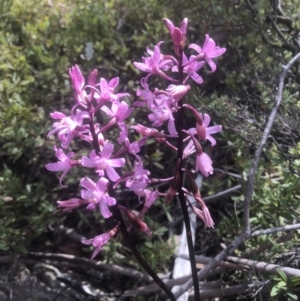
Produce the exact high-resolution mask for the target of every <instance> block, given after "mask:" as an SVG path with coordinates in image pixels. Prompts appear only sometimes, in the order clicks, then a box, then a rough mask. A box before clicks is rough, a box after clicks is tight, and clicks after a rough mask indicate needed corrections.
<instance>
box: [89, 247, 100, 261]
mask: <svg viewBox="0 0 300 301" xmlns="http://www.w3.org/2000/svg"><path fill="white" fill-rule="evenodd" d="M102 248H103V246H100V247H98V248H96V249H95V251H94V252H93V254H92V257H91V260H93V259H94V258H95V257H96V256H97V255H98V253H99V252H100V251H101V250H102Z"/></svg>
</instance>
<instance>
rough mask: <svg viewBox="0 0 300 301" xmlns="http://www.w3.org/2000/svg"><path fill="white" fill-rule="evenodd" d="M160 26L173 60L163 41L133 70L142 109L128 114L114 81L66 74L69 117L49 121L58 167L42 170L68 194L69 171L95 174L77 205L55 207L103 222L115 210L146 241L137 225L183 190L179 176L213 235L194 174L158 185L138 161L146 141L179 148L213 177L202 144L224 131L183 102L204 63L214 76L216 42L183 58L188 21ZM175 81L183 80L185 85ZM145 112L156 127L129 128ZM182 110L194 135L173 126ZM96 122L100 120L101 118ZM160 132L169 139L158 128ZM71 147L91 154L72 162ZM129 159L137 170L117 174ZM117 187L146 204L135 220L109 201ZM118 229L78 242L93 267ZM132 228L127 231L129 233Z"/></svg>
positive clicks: (53, 115) (144, 229)
mask: <svg viewBox="0 0 300 301" xmlns="http://www.w3.org/2000/svg"><path fill="white" fill-rule="evenodd" d="M163 22H164V24H165V26H166V27H167V29H168V31H169V33H170V35H171V38H172V42H173V45H174V51H175V56H173V55H169V54H163V53H162V52H161V49H160V48H161V46H162V44H163V42H162V41H161V42H159V43H157V44H156V45H155V46H154V49H153V50H152V49H150V48H147V56H146V57H143V58H142V62H134V63H133V65H134V66H135V67H136V68H137V69H139V70H141V71H143V72H145V73H146V76H145V77H143V78H142V79H141V81H140V83H141V88H140V89H138V90H137V93H136V94H137V96H138V97H139V101H136V102H135V103H134V104H133V106H134V107H133V108H132V107H130V106H129V105H128V103H127V102H126V99H127V98H128V97H129V96H130V95H129V94H127V93H116V92H115V90H116V88H117V86H118V84H119V78H118V77H115V78H113V79H111V80H109V81H107V80H106V79H104V78H100V80H97V77H98V72H97V70H93V71H92V72H91V73H90V74H89V76H88V79H87V82H86V81H85V79H84V77H83V75H82V73H81V71H80V68H79V67H78V66H77V65H75V66H73V67H72V68H70V69H69V74H70V78H71V81H72V86H73V92H74V99H75V102H74V105H73V107H72V108H71V111H70V114H69V115H65V114H64V113H62V112H53V113H51V114H50V115H51V118H52V119H54V120H55V122H54V124H53V129H52V130H51V131H50V132H49V134H48V136H50V135H54V134H57V137H58V140H59V141H60V147H58V146H54V152H55V156H56V157H57V159H58V160H57V162H55V163H48V164H46V169H48V170H49V171H53V172H58V171H60V172H62V175H61V176H60V180H59V182H60V185H61V186H63V187H66V186H64V185H63V180H64V178H65V177H66V175H67V173H68V172H69V171H70V170H71V169H73V168H76V167H84V168H90V169H93V171H94V173H95V176H94V177H93V179H91V178H89V177H87V176H86V177H84V178H82V179H81V180H80V187H81V193H80V197H78V198H71V199H69V200H62V201H58V202H57V203H58V207H59V208H63V210H64V211H69V210H72V209H75V208H78V207H81V206H86V208H87V209H89V210H100V212H101V214H102V216H103V217H104V218H105V219H106V218H109V217H111V216H112V215H113V214H114V213H113V212H114V211H113V210H111V209H110V207H111V208H112V207H114V208H117V210H122V211H123V212H124V213H125V214H126V215H127V217H128V219H129V221H130V222H131V224H132V226H133V227H135V228H137V229H138V230H140V231H142V232H144V233H146V234H148V235H151V232H150V230H149V228H148V226H147V225H146V224H145V223H144V222H143V221H142V218H143V216H144V214H145V213H146V212H147V210H148V209H149V208H150V207H151V206H152V204H153V203H154V202H155V200H156V199H157V198H158V197H159V196H165V197H166V199H167V200H168V201H170V200H172V199H173V197H174V195H176V193H177V191H178V187H177V186H178V183H180V181H179V180H178V174H179V173H181V172H186V173H187V175H188V178H189V179H190V183H191V185H190V187H191V191H189V190H188V189H185V188H184V187H181V189H182V191H183V192H184V194H185V196H187V195H191V196H193V197H194V198H195V200H196V202H197V204H198V206H199V208H198V207H195V206H192V205H191V204H188V205H189V206H191V207H192V210H193V211H194V212H195V214H196V215H197V216H199V217H200V218H201V219H202V220H203V222H204V224H205V226H206V227H213V226H214V222H213V220H212V218H211V216H210V213H209V210H208V208H207V207H206V205H205V203H204V201H203V200H202V198H201V195H200V192H199V190H198V187H197V186H196V185H195V182H194V180H193V177H192V176H191V173H190V172H189V171H187V170H184V169H183V168H182V167H181V165H180V170H179V171H178V170H177V171H176V174H175V176H172V177H170V178H168V179H161V180H160V179H154V178H153V179H151V178H150V172H149V171H148V170H147V169H145V168H144V166H143V159H142V157H141V156H140V155H139V153H140V149H141V147H142V146H143V145H144V144H145V142H146V140H147V139H150V138H152V139H155V140H156V141H157V142H159V143H163V144H165V145H167V146H168V147H170V150H171V151H173V152H179V148H181V149H182V151H181V154H180V156H181V158H180V159H181V161H183V160H184V159H185V158H187V157H188V156H191V155H193V154H194V153H196V156H195V168H194V170H191V172H198V171H200V172H201V173H202V174H203V175H204V176H205V177H207V176H208V175H209V174H212V173H213V167H212V161H211V159H210V158H209V156H208V155H207V154H206V153H204V152H203V149H202V146H201V143H200V142H201V141H206V140H208V141H209V142H210V143H211V145H212V146H214V145H215V144H216V140H215V139H214V138H213V137H212V134H215V133H218V132H220V131H221V129H222V127H221V126H220V125H217V126H209V123H210V117H209V115H207V114H201V113H199V112H198V111H197V109H195V108H194V107H193V106H192V105H190V104H185V103H183V101H182V99H183V97H184V96H185V94H186V93H187V92H188V91H189V90H190V85H188V84H187V83H188V81H190V80H193V81H195V82H196V83H197V84H201V83H202V82H203V79H202V77H201V76H200V75H199V74H198V71H199V70H200V69H201V68H202V67H203V66H204V64H205V62H206V63H207V64H208V65H209V67H210V69H211V71H212V72H214V71H215V70H216V64H215V62H214V60H213V59H214V58H216V57H218V56H220V55H222V54H223V53H224V52H225V51H226V49H225V48H220V47H218V46H216V44H215V42H214V40H213V39H212V38H210V37H209V35H206V39H205V42H204V45H203V46H202V47H200V46H199V45H196V44H190V45H189V46H188V49H190V50H191V52H192V54H191V55H190V56H189V57H188V55H187V54H186V53H185V52H184V51H183V50H184V48H185V43H186V33H187V27H188V19H187V18H186V19H184V20H183V21H182V23H181V26H180V27H179V28H178V27H175V26H174V25H173V23H172V22H171V21H170V20H168V19H163ZM176 74H178V75H179V77H178V75H177V77H176ZM180 74H182V75H183V74H185V78H183V76H180ZM151 76H159V77H161V78H162V79H165V80H167V81H169V82H170V85H169V86H168V87H167V88H166V89H165V90H160V89H157V88H155V89H152V90H151V89H150V88H149V83H148V82H149V78H150V77H151ZM142 106H147V107H148V108H149V110H150V111H151V113H150V114H149V115H148V118H149V120H150V121H151V122H152V126H153V127H152V128H149V127H147V126H145V125H142V124H135V125H132V126H128V125H127V124H128V123H126V119H127V118H128V117H129V116H130V115H131V113H132V112H133V111H134V110H136V109H138V108H139V107H142ZM184 109H185V110H189V111H190V112H191V113H192V114H193V116H194V117H195V126H194V127H193V128H190V129H183V128H181V127H180V126H178V121H177V120H176V118H178V113H179V112H180V111H183V110H184ZM99 116H101V118H98V117H99ZM99 120H101V123H99ZM105 120H106V122H105ZM165 124H166V127H167V133H166V132H165V131H164V130H163V128H162V127H163V126H164V125H165ZM113 128H114V129H115V128H117V129H118V132H119V137H118V139H117V141H115V142H112V141H109V140H108V139H107V138H106V137H107V136H108V133H109V131H110V130H111V129H113ZM130 130H135V131H136V132H137V133H139V134H140V137H141V138H140V139H139V140H137V141H131V140H130V139H129V131H130ZM74 139H82V140H84V141H86V142H88V143H90V144H91V146H92V148H93V150H92V151H91V152H90V153H88V154H86V155H85V156H81V157H78V156H76V154H75V153H74V152H72V151H70V152H68V149H69V147H70V144H71V142H72V141H73V140H74ZM174 141H175V142H177V143H174ZM172 142H173V143H172ZM180 145H181V147H180ZM126 154H129V155H130V156H129V157H130V158H132V161H133V163H134V164H133V166H134V168H133V170H132V171H129V172H128V171H127V172H123V173H122V168H123V169H124V165H125V162H126V160H128V159H127V158H128V156H127V155H126ZM125 158H126V159H125ZM159 181H169V182H170V188H169V190H168V191H167V192H164V191H159V190H158V188H155V184H156V183H157V182H159ZM122 184H124V185H125V186H126V187H127V189H129V190H130V191H132V192H134V193H135V194H136V195H137V197H138V199H139V200H144V203H143V204H144V205H143V209H142V210H141V212H140V213H139V215H138V216H136V215H135V214H133V213H132V212H131V211H130V210H129V209H127V208H125V207H123V206H121V205H120V204H118V203H117V200H116V199H115V198H114V195H113V192H114V189H115V188H116V187H117V186H119V185H122ZM186 200H187V199H186ZM119 225H120V223H117V224H116V225H115V227H114V228H112V229H111V230H110V231H108V232H106V233H103V234H100V235H97V236H96V237H94V238H91V239H87V240H84V241H82V243H84V244H91V245H92V246H93V247H94V248H95V250H94V253H93V255H92V259H94V258H95V257H96V255H97V254H98V253H99V251H100V250H101V249H102V248H103V246H104V245H105V244H106V243H107V242H108V241H109V240H110V239H111V238H112V237H113V236H114V235H115V234H116V233H117V231H118V228H119ZM131 228H132V227H130V228H129V229H127V230H128V231H129V230H130V229H131Z"/></svg>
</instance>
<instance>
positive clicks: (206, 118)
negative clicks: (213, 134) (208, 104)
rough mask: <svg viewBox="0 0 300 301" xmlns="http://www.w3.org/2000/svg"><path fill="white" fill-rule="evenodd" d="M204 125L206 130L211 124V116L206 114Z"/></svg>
mask: <svg viewBox="0 0 300 301" xmlns="http://www.w3.org/2000/svg"><path fill="white" fill-rule="evenodd" d="M203 123H204V125H205V126H206V128H207V127H208V125H209V123H210V116H209V115H208V114H206V113H204V118H203Z"/></svg>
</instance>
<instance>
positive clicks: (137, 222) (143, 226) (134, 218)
mask: <svg viewBox="0 0 300 301" xmlns="http://www.w3.org/2000/svg"><path fill="white" fill-rule="evenodd" d="M118 207H119V209H122V210H123V211H124V212H125V213H126V215H127V217H128V219H129V220H130V222H131V224H132V226H133V227H135V228H137V229H138V230H140V231H142V232H144V233H146V234H147V235H149V236H151V235H152V234H151V231H150V230H149V228H148V226H147V224H146V223H144V222H143V221H142V220H141V219H139V218H138V217H137V216H135V215H134V214H133V213H132V212H131V211H130V210H128V209H127V208H125V207H123V206H118Z"/></svg>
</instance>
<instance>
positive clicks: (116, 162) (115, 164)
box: [108, 158, 125, 167]
mask: <svg viewBox="0 0 300 301" xmlns="http://www.w3.org/2000/svg"><path fill="white" fill-rule="evenodd" d="M108 161H109V165H110V166H112V167H122V166H123V165H124V164H125V159H124V158H118V159H110V160H108Z"/></svg>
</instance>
